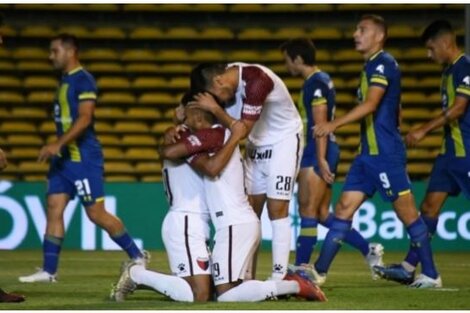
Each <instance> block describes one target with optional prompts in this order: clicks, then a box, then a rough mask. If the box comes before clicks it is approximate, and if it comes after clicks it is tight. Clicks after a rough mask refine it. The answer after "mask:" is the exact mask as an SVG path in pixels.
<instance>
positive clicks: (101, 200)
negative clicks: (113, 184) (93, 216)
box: [95, 197, 104, 202]
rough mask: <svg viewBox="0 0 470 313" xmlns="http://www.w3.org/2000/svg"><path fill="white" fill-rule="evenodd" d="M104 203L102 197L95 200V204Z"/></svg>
mask: <svg viewBox="0 0 470 313" xmlns="http://www.w3.org/2000/svg"><path fill="white" fill-rule="evenodd" d="M103 201H104V197H100V198H96V200H95V202H103Z"/></svg>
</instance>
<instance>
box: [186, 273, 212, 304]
mask: <svg viewBox="0 0 470 313" xmlns="http://www.w3.org/2000/svg"><path fill="white" fill-rule="evenodd" d="M182 278H183V279H184V280H186V281H187V282H188V284H189V285H190V286H191V289H192V292H193V295H194V301H195V302H206V301H209V300H211V296H212V292H211V291H212V288H211V285H212V279H211V275H194V276H188V277H182Z"/></svg>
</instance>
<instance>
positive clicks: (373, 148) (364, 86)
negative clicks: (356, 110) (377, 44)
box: [361, 72, 379, 155]
mask: <svg viewBox="0 0 470 313" xmlns="http://www.w3.org/2000/svg"><path fill="white" fill-rule="evenodd" d="M368 91H369V85H368V81H367V75H366V73H365V72H362V75H361V93H362V98H363V99H361V101H364V100H365V98H366V97H367V92H368ZM365 123H366V137H367V144H368V146H369V154H370V155H378V154H379V146H378V145H377V138H376V137H375V128H374V115H373V114H372V113H371V114H369V115H367V116H366V118H365ZM361 150H362V147H361Z"/></svg>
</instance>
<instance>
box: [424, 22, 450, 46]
mask: <svg viewBox="0 0 470 313" xmlns="http://www.w3.org/2000/svg"><path fill="white" fill-rule="evenodd" d="M443 34H454V30H453V29H452V25H450V23H449V21H447V20H436V21H434V22H432V23H431V24H429V25H428V27H426V29H425V30H424V31H423V33H422V34H421V40H422V41H423V42H424V43H426V42H427V41H428V40H429V39H436V38H437V37H439V36H441V35H443Z"/></svg>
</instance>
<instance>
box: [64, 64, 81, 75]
mask: <svg viewBox="0 0 470 313" xmlns="http://www.w3.org/2000/svg"><path fill="white" fill-rule="evenodd" d="M82 69H83V67H82V66H78V67H76V68H74V69H73V70H71V71H70V72H68V73H67V75H72V74H75V73H77V72H79V71H81V70H82Z"/></svg>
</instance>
